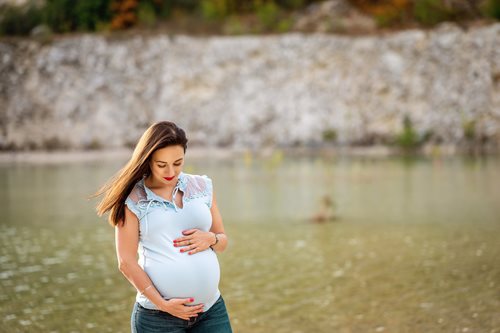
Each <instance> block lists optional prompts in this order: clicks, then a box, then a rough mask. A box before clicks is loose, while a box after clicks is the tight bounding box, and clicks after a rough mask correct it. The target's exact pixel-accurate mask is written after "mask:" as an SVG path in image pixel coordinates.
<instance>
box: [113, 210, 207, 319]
mask: <svg viewBox="0 0 500 333" xmlns="http://www.w3.org/2000/svg"><path fill="white" fill-rule="evenodd" d="M115 243H116V255H117V258H118V268H119V269H120V271H121V272H122V273H123V275H125V277H126V278H127V280H129V281H130V283H131V284H132V285H133V286H134V287H135V289H137V290H138V291H139V292H141V293H142V294H143V295H144V296H146V297H147V298H148V299H149V300H150V301H151V302H153V304H154V305H156V307H157V308H158V309H160V310H162V311H165V312H169V313H170V314H172V315H174V316H176V317H179V318H182V319H189V317H194V316H196V314H197V313H198V312H201V311H202V310H203V304H201V305H196V306H185V305H184V304H186V303H190V302H191V300H190V299H189V298H188V299H171V300H168V301H167V300H165V299H164V298H163V297H162V296H161V295H160V293H159V292H158V290H156V288H155V286H154V285H153V282H152V281H151V279H150V278H149V276H148V275H147V274H146V272H145V271H144V270H143V269H142V268H141V266H139V264H138V263H137V247H138V245H139V220H138V219H137V216H135V215H134V213H132V212H131V211H130V209H128V207H125V223H122V224H120V223H119V224H117V225H116V227H115Z"/></svg>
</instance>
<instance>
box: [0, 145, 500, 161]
mask: <svg viewBox="0 0 500 333" xmlns="http://www.w3.org/2000/svg"><path fill="white" fill-rule="evenodd" d="M132 152H133V149H128V148H117V149H105V150H65V151H9V152H0V165H8V164H18V163H26V164H65V163H80V162H95V161H111V160H123V161H126V160H128V159H129V158H130V157H131V156H132ZM248 154H250V155H252V156H255V157H260V158H268V157H272V156H275V154H283V155H284V156H291V157H301V156H325V157H335V156H337V157H369V158H387V157H396V156H415V157H429V158H439V157H459V156H462V157H463V156H500V152H499V151H498V150H495V149H489V150H485V151H481V152H474V151H472V152H471V151H469V152H468V151H464V150H463V149H460V148H459V147H456V146H426V147H423V148H422V149H420V150H418V151H413V152H409V153H408V152H406V153H405V152H404V151H402V150H401V149H398V148H394V147H388V146H365V147H295V148H290V147H287V148H280V147H276V148H262V149H243V148H241V149H238V148H214V147H209V148H205V147H194V148H188V150H187V152H186V155H187V158H189V159H194V160H196V159H206V158H207V157H209V158H210V159H214V160H225V159H232V158H243V157H244V156H246V155H248Z"/></svg>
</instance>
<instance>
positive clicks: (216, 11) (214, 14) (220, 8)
mask: <svg viewBox="0 0 500 333" xmlns="http://www.w3.org/2000/svg"><path fill="white" fill-rule="evenodd" d="M200 10H201V16H202V17H203V18H205V19H208V20H220V19H222V18H224V17H226V16H227V15H228V14H229V8H228V6H227V2H226V1H225V0H202V1H201V2H200Z"/></svg>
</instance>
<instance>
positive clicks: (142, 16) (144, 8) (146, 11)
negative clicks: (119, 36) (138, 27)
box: [137, 2, 157, 26]
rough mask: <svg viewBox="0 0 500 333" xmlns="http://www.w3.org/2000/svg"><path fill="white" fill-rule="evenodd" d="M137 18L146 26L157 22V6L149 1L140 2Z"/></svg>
mask: <svg viewBox="0 0 500 333" xmlns="http://www.w3.org/2000/svg"><path fill="white" fill-rule="evenodd" d="M137 18H138V20H139V23H140V24H142V25H146V26H153V25H155V24H156V20H157V16H156V11H155V7H154V6H153V4H151V3H149V2H140V3H139V9H138V11H137Z"/></svg>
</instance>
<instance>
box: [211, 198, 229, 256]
mask: <svg viewBox="0 0 500 333" xmlns="http://www.w3.org/2000/svg"><path fill="white" fill-rule="evenodd" d="M210 212H211V213H212V227H211V228H210V232H212V233H213V234H214V243H215V245H212V249H213V250H214V251H215V252H223V251H224V250H225V249H226V247H227V236H226V233H225V231H224V225H223V224H222V216H221V215H220V211H219V207H217V200H216V199H215V192H214V193H213V197H212V207H211V208H210ZM214 243H212V244H214Z"/></svg>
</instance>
